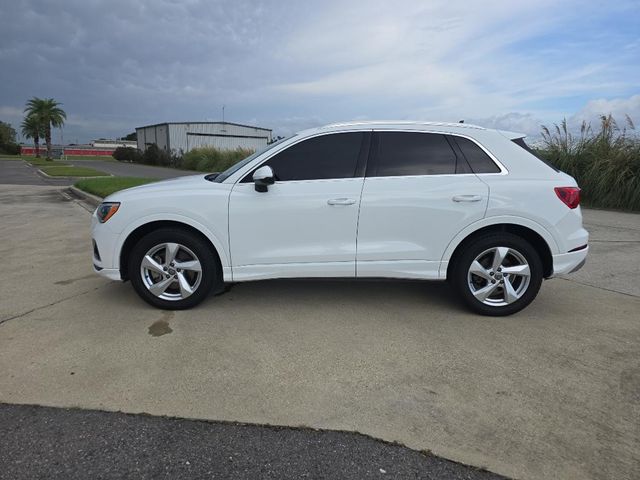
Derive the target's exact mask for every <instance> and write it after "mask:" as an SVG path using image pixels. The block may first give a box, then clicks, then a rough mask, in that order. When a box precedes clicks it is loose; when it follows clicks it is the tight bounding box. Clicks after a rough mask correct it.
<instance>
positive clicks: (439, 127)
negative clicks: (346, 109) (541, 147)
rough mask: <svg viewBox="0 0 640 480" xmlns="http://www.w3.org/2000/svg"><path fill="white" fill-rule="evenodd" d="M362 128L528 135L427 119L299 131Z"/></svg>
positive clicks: (362, 122)
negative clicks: (428, 120)
mask: <svg viewBox="0 0 640 480" xmlns="http://www.w3.org/2000/svg"><path fill="white" fill-rule="evenodd" d="M361 129H376V130H385V129H389V130H415V131H425V130H426V131H431V132H442V133H459V134H460V135H465V134H468V135H470V136H473V135H472V134H471V132H472V131H475V132H478V134H480V133H481V132H487V133H490V132H494V133H496V134H500V135H502V136H505V137H507V138H509V139H514V138H522V137H526V134H524V133H516V132H507V131H503V130H495V129H491V128H485V127H481V126H479V125H473V124H471V123H451V122H427V121H419V120H416V121H408V120H373V121H353V122H339V123H330V124H328V125H323V126H321V127H315V128H310V129H307V130H304V131H302V132H298V135H301V136H308V135H315V134H317V133H323V132H333V131H343V130H361Z"/></svg>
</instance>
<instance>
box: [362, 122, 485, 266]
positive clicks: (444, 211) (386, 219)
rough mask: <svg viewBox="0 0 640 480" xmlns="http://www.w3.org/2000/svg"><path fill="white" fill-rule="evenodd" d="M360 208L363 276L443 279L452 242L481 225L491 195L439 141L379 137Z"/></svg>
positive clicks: (445, 141)
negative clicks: (443, 261) (444, 260)
mask: <svg viewBox="0 0 640 480" xmlns="http://www.w3.org/2000/svg"><path fill="white" fill-rule="evenodd" d="M371 150H372V156H371V161H370V163H369V165H368V166H367V172H366V178H365V182H364V186H363V191H362V198H361V204H360V217H359V222H358V244H357V245H358V246H357V262H356V263H357V266H356V268H357V276H359V277H367V276H382V277H401V278H426V279H430V278H432V279H435V278H439V267H440V260H441V258H442V255H443V253H444V251H445V248H446V247H447V245H448V243H449V242H450V241H451V239H452V238H453V237H454V236H455V234H456V233H458V232H459V231H460V230H462V229H463V228H464V227H465V226H467V225H469V224H470V223H472V222H475V221H477V220H480V219H481V218H483V216H484V213H485V211H486V208H487V202H488V197H489V189H488V187H487V185H486V184H485V183H484V182H482V181H481V180H480V179H479V178H478V177H477V176H476V175H475V174H473V173H472V172H471V169H470V168H469V165H468V163H467V162H466V160H465V159H464V157H463V155H462V153H461V152H460V149H459V148H458V147H457V145H456V144H455V141H453V140H452V139H449V138H448V137H447V136H446V135H443V134H439V133H423V132H401V131H381V132H375V133H374V138H373V141H372V146H371Z"/></svg>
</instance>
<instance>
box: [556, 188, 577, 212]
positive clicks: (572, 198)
mask: <svg viewBox="0 0 640 480" xmlns="http://www.w3.org/2000/svg"><path fill="white" fill-rule="evenodd" d="M554 190H555V191H556V195H557V196H558V198H559V199H560V200H562V203H564V204H565V205H566V206H567V207H569V208H571V209H574V208H576V207H577V206H578V205H580V189H579V188H578V187H556V188H554Z"/></svg>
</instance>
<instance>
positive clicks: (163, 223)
mask: <svg viewBox="0 0 640 480" xmlns="http://www.w3.org/2000/svg"><path fill="white" fill-rule="evenodd" d="M161 228H177V229H180V230H184V231H186V232H189V233H191V234H193V235H196V236H198V237H199V238H200V239H202V240H203V241H204V242H205V243H206V244H207V245H208V246H209V248H210V249H211V251H212V252H213V254H214V256H215V258H216V262H217V267H218V268H217V269H216V272H217V275H218V277H219V278H218V280H220V282H223V281H224V275H223V263H222V258H221V253H220V251H219V248H216V245H215V244H214V242H213V241H212V240H211V238H210V237H209V236H208V235H206V234H205V233H204V232H203V231H202V230H200V229H198V228H196V227H194V226H193V225H189V224H188V223H184V222H181V221H176V220H154V221H149V222H146V223H143V224H142V225H139V226H137V227H135V228H133V229H132V230H131V231H130V232H129V233H128V234H127V235H126V238H125V239H124V241H123V243H122V246H121V247H120V255H119V263H120V265H119V266H120V276H121V278H122V280H128V279H129V272H128V269H129V255H130V254H131V250H132V249H133V247H134V245H135V244H136V243H137V242H138V241H139V240H140V239H141V238H143V237H144V236H145V235H147V234H149V233H151V232H153V231H155V230H159V229H161ZM223 255H224V252H223Z"/></svg>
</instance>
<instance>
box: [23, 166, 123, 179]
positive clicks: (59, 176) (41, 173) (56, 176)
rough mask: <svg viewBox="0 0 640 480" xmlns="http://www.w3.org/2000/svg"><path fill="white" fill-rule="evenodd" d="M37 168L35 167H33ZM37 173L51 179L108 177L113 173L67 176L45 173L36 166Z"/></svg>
mask: <svg viewBox="0 0 640 480" xmlns="http://www.w3.org/2000/svg"><path fill="white" fill-rule="evenodd" d="M34 168H37V167H34ZM38 173H39V174H40V175H42V176H43V177H46V178H52V179H54V180H55V179H56V178H68V179H72V178H73V179H78V180H84V179H86V178H109V177H114V176H115V175H112V174H110V173H108V174H107V175H92V176H90V177H75V176H67V175H55V176H54V175H47V174H46V173H44V172H43V171H42V170H41V169H40V168H38Z"/></svg>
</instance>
